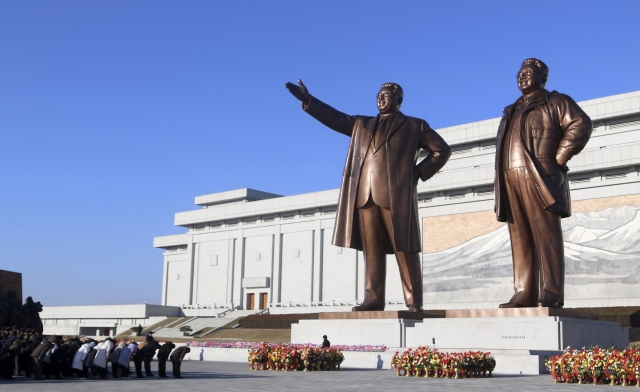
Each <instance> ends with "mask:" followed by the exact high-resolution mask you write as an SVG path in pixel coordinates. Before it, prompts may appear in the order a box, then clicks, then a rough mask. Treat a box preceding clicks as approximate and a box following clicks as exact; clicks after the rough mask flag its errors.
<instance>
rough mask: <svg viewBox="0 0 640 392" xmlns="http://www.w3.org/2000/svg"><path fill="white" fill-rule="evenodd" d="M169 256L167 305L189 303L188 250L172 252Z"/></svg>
mask: <svg viewBox="0 0 640 392" xmlns="http://www.w3.org/2000/svg"><path fill="white" fill-rule="evenodd" d="M166 258H167V290H166V295H167V298H166V301H165V305H167V306H180V305H183V304H188V303H189V292H190V289H191V284H190V279H191V276H190V271H189V260H188V254H187V252H181V253H180V254H171V255H168V256H166Z"/></svg>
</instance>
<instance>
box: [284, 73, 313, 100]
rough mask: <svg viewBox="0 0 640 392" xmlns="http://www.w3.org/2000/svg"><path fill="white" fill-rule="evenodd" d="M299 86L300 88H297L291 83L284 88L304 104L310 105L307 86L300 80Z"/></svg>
mask: <svg viewBox="0 0 640 392" xmlns="http://www.w3.org/2000/svg"><path fill="white" fill-rule="evenodd" d="M298 84H299V85H300V86H296V85H295V84H293V83H291V82H287V83H285V84H284V86H285V87H286V88H287V90H289V92H290V93H291V94H292V95H293V96H294V97H296V98H298V99H299V100H300V101H302V102H304V103H309V97H310V95H309V90H307V86H305V85H304V83H302V80H300V79H298Z"/></svg>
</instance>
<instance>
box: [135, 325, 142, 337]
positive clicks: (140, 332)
mask: <svg viewBox="0 0 640 392" xmlns="http://www.w3.org/2000/svg"><path fill="white" fill-rule="evenodd" d="M140 335H142V325H140V324H138V327H137V328H136V336H140Z"/></svg>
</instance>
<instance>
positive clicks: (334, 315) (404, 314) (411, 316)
mask: <svg viewBox="0 0 640 392" xmlns="http://www.w3.org/2000/svg"><path fill="white" fill-rule="evenodd" d="M319 318H320V320H356V319H407V320H422V319H425V318H444V316H443V315H440V314H433V313H416V312H410V311H408V310H380V311H371V312H323V313H320V317H319Z"/></svg>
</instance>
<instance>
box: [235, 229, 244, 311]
mask: <svg viewBox="0 0 640 392" xmlns="http://www.w3.org/2000/svg"><path fill="white" fill-rule="evenodd" d="M237 233H238V234H237V235H236V238H237V239H236V241H235V247H234V262H233V304H234V306H235V307H236V308H237V307H241V308H242V309H244V298H243V296H244V290H243V289H242V279H243V278H244V259H245V254H244V253H245V243H246V239H245V238H244V233H243V230H238V231H237Z"/></svg>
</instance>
